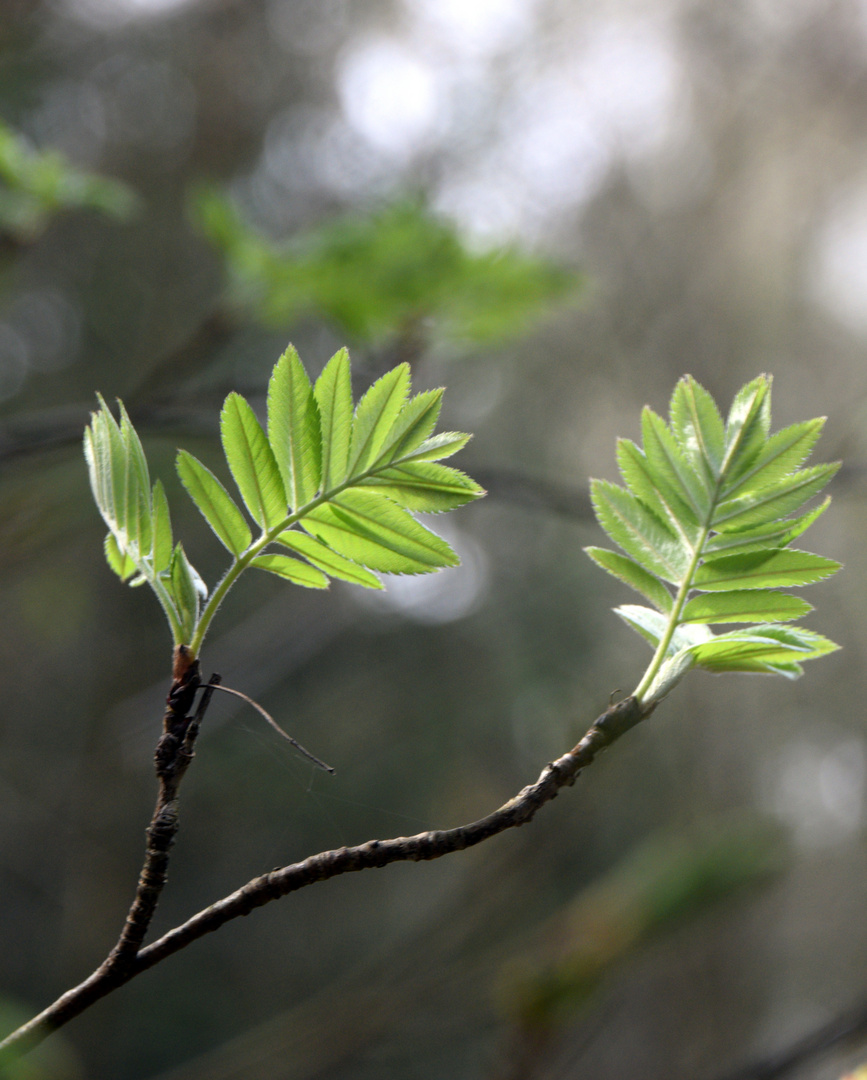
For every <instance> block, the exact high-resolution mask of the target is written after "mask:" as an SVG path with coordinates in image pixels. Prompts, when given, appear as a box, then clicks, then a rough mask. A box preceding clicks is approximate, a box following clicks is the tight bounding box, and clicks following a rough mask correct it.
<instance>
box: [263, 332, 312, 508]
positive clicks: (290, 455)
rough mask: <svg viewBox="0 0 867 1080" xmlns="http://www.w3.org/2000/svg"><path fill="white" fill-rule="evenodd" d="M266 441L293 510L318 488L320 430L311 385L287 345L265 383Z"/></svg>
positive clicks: (307, 500) (305, 501)
mask: <svg viewBox="0 0 867 1080" xmlns="http://www.w3.org/2000/svg"><path fill="white" fill-rule="evenodd" d="M268 441H269V443H270V444H271V449H272V451H273V452H274V459H275V460H276V462H277V467H278V468H279V470H280V475H281V477H282V479H283V487H284V489H285V492H286V496H287V500H288V504H289V507H290V508H291V509H292V510H297V509H298V508H299V507H301V506H304V505H305V504H306V503H308V502H310V500H311V499H312V498H313V496H314V495H315V494H316V492H317V491H318V490H319V481H320V479H321V472H322V433H321V430H320V423H319V407H318V405H317V404H316V398H315V396H314V394H313V387H312V385H311V383H310V379H309V378H308V376H307V372H306V371H305V370H304V365H303V364H302V363H301V360H300V359H299V357H298V353H297V352H296V351H295V349H294V348H293V346H291V345H290V346H289V348H288V349H287V350H286V352H284V353H283V355H282V356H281V357H280V359H279V360H278V362H277V366H276V367H275V368H274V372H273V374H272V375H271V380H270V382H269V383H268Z"/></svg>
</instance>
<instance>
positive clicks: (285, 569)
mask: <svg viewBox="0 0 867 1080" xmlns="http://www.w3.org/2000/svg"><path fill="white" fill-rule="evenodd" d="M250 565H251V566H255V567H256V569H257V570H267V571H268V572H269V573H271V574H276V575H277V577H281V578H285V580H286V581H291V582H292V583H293V584H295V585H303V586H304V587H305V588H307V589H327V588H328V578H327V577H326V576H325V574H323V573H322V571H321V570H317V568H316V567H315V566H311V565H310V564H309V563H306V562H302V561H301V560H300V559H293V558H292V557H291V556H289V555H271V554H268V555H257V556H256V557H255V559H252V560H251V561H250Z"/></svg>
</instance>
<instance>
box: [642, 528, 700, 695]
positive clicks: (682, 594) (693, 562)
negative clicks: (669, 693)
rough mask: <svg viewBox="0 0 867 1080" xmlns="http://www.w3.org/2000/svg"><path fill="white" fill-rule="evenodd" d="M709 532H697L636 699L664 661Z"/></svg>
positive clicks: (648, 684)
mask: <svg viewBox="0 0 867 1080" xmlns="http://www.w3.org/2000/svg"><path fill="white" fill-rule="evenodd" d="M709 519H710V513H709V514H708V520H709ZM709 533H710V525H709V524H705V525H703V526H702V529H701V532H700V533H699V534H698V537H697V539H696V543H695V549H694V551H693V553H692V558H691V559H690V562H689V566H688V567H687V571H686V573H685V574H684V577H683V581H682V582H681V584H680V588H679V589H678V590H677V596H676V597H675V599H674V605H673V607H672V609H671V612H670V613H669V616H668V625H667V626H666V628H665V633H664V634H663V635H662V638H661V639H660V642H659V645H657V647H656V652H655V653H654V654H653V659H652V660H651V661H650V664H649V665H648V667H647V670H646V671H645V673H644V674H643V675H642V677H641V682H640V683H639V684H638V686H637V687H636V688H635V690H634V691H633V695H632V696H633V697H635V698H637V700H638V701H643V700H644V695H645V694H646V693H647V690H648V687H649V686H650V684H651V683H652V682H653V680H654V679H655V678H656V676H657V675H658V674H659V669H660V668H661V667H662V665H663V663H664V662H665V658H666V656H667V654H668V647H669V645H671V639H672V638H673V637H674V632H675V630H676V629H677V627H678V625H679V623H680V616H681V614H682V613H683V608H684V605H685V604H686V601H687V597H688V596H689V592H690V589H691V588H692V579H693V578H694V577H695V572H696V570H697V569H698V565H699V562H700V561H701V553H702V550H703V548H704V545H705V541H706V540H707V537H708V534H709Z"/></svg>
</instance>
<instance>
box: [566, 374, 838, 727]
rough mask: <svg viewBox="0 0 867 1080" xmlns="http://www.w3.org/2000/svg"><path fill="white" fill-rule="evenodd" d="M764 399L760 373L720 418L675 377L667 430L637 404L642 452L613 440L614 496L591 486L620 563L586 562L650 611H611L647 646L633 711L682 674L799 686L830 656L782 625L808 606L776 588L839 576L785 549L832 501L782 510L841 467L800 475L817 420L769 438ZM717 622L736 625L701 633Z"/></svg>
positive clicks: (695, 389) (809, 634) (592, 552)
mask: <svg viewBox="0 0 867 1080" xmlns="http://www.w3.org/2000/svg"><path fill="white" fill-rule="evenodd" d="M770 402H771V379H770V377H769V376H767V375H760V376H759V377H758V378H756V379H753V380H752V381H751V382H749V383H747V385H746V386H744V387H743V388H742V389H741V390H740V392H739V393H738V394H737V396H736V397H735V399H734V402H733V403H732V406H731V409H730V411H729V415H728V419H727V421H726V422H725V423H723V420H722V417H721V416H720V413H719V411H718V409H717V407H716V405H715V403H714V401H713V398H712V397H711V396H710V394H708V392H707V391H706V390H704V389H703V387H701V386H700V385H699V384H698V383H697V382H696V381H695V379H693V378H692V376H689V375H687V376H685V377H684V378H683V379H681V380H680V381H679V382H678V384H677V386H676V387H675V390H674V394H673V396H672V399H671V407H670V420H669V423H666V422H665V421H664V420H663V419H662V418H661V417H660V416H658V415H657V414H656V413H654V412H653V411H652V410H651V409H649V408H645V409H644V412H643V415H642V437H643V443H644V445H643V447H638V446H637V445H636V444H635V443H633V442H631V441H630V440H628V439H621V440H619V442H618V445H617V459H618V464H619V466H620V472H621V475H622V476H623V479H624V481H625V483H626V487H625V488H624V487H621V486H620V485H618V484H611V483H608V482H607V481H604V480H594V481H592V485H591V492H592V498H593V506H594V509H595V510H596V516H597V518H598V519H599V523H600V524H601V525H602V528H603V529H605V531H606V532H607V533H608V535H609V536H610V537H611V539H612V540H613V541H614V542H615V543H616V544H617V545H618V546H619V547H620V548H621V549H622V550H623V552H624V553H625V554H621V553H620V552H616V551H611V550H608V549H606V548H597V547H589V548H587V549H586V551H587V554H588V555H589V556H590V557H591V558H592V559H593V560H594V561H595V562H597V563H598V564H599V565H600V566H601V567H603V569H605V570H607V571H608V572H609V573H610V574H613V575H614V576H615V577H617V578H619V579H620V580H621V581H624V582H626V584H628V585H631V586H632V588H633V589H635V590H636V591H637V592H639V593H641V595H642V596H643V597H645V599H646V600H648V601H649V602H650V603H651V604H652V605H653V606H652V607H644V606H641V605H637V604H625V605H622V606H621V607H619V608H615V611H616V613H617V614H618V615H619V616H620V617H621V618H622V619H623V620H624V621H625V622H626V623H628V624H629V625H630V626H631V627H632V628H633V629H634V630H636V631H637V632H638V633H639V634H641V635H642V636H643V637H644V638H646V639H647V640H648V641H649V642H650V644H651V646H652V647H653V649H654V654H653V659H652V660H651V662H650V664H649V666H648V668H647V670H646V671H645V673H644V675H643V676H642V678H641V680H640V682H639V683H638V686H637V687H636V689H635V691H634V692H633V696H634V697H635V698H636V699H637V700H638V701H639V702H640V703H643V704H648V705H650V704H652V703H654V702H656V701H658V700H659V699H660V698H662V697H664V696H665V694H667V693H668V691H669V690H670V689H671V688H672V687H673V686H674V685H675V684H676V683H677V682H679V680H680V679H681V678H682V677H683V676H684V675H685V674H686V672H687V671H688V670H689V669H690V668H692V667H702V668H705V669H707V670H708V671H714V672H722V671H750V672H765V673H768V674H776V675H785V676H786V677H788V678H797V677H798V676H799V675H801V674H802V673H803V669H802V667H801V663H802V662H803V661H804V660H811V659H813V658H814V657H818V656H824V655H825V654H826V653H829V652H832V651H833V650H834V649H836V648H838V646H837V645H835V644H834V643H833V642H832V641H829V640H828V639H827V638H825V637H823V636H822V635H821V634H817V633H815V632H814V631H812V630H807V629H804V628H803V627H800V626H793V625H791V624H792V621H793V620H795V619H800V618H801V617H802V616H804V615H806V614H807V613H808V612H809V611H811V610H812V607H811V605H810V604H808V603H807V602H806V601H805V600H802V599H801V598H800V597H798V596H794V595H792V594H791V593H787V592H782V591H780V590H781V589H787V588H792V587H799V586H803V585H809V584H811V583H812V582H814V581H821V580H822V579H823V578H826V577H828V576H829V575H830V574H833V573H835V572H836V571H837V570H838V569H839V568H840V564H839V563H836V562H834V561H833V560H831V559H827V558H825V557H824V556H821V555H813V554H811V553H810V552H807V551H801V550H798V549H795V548H792V547H790V544H791V543H792V541H793V540H795V539H796V538H797V537H798V536H800V535H801V533H803V532H804V531H805V530H806V529H807V528H808V527H809V526H810V525H812V523H813V522H814V521H815V520H816V518H817V517H818V516H819V515H820V514H821V513H823V512H824V510H825V509H826V508H827V506H828V503H829V501H830V500H829V499H826V500H825V501H824V502H823V503H821V504H820V505H819V506H816V507H814V508H813V509H812V510H809V511H807V512H805V513H802V514H800V515H798V516H796V517H792V516H790V515H792V514H794V513H795V512H796V511H798V510H800V509H801V508H802V507H803V505H804V504H805V503H806V502H807V501H808V500H809V499H810V498H812V497H813V496H814V495H816V494H817V492H819V491H821V489H822V488H823V487H824V486H825V485H826V484H827V483H828V481H829V480H830V479H831V477H832V476H833V475H834V473H835V472H836V471H837V469H838V467H839V463H833V464H828V465H816V466H813V467H811V468H802V467H801V466H802V465H803V463H804V461H805V460H806V458H807V457H808V455H809V454H810V452H811V450H812V449H813V446H814V445H815V443H816V441H817V439H818V438H819V435H820V433H821V431H822V426H823V424H824V418H819V419H816V420H807V421H805V422H803V423H800V424H792V425H791V426H790V427H787V428H784V429H783V430H782V431H779V432H777V433H776V434H775V435H769V430H770V415H771V414H770ZM725 623H741V624H744V626H743V628H741V629H736V630H730V631H728V632H725V633H715V632H714V631H713V630H712V629H711V627H712V626H714V625H718V624H725Z"/></svg>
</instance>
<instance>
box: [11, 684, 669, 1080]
mask: <svg viewBox="0 0 867 1080" xmlns="http://www.w3.org/2000/svg"><path fill="white" fill-rule="evenodd" d="M653 707H654V706H653V705H650V706H648V705H642V704H641V703H639V702H638V701H637V700H636V699H635V698H634V697H629V698H626V699H625V700H623V701H620V702H618V703H617V704H616V705H611V706H609V708H608V709H606V711H605V712H604V713H603V714H602V715H601V716H600V717H599V718H598V719H597V720H596V722H595V723H594V724H593V725H592V727H591V728H590V729H589V731H588V732H587V734H586V735H585V736H584V738H583V739H582V740H581V741H580V742H579V743H578V744H577V745H576V746H575V747H573V749H572V750H570V751H569V753H568V754H564V755H563V756H562V757H560V758H558V759H557V760H556V761H553V762H551V763H550V764H548V765H546V766H545V768H544V769H543V770H542V773H541V775H540V776H539V779H538V780H537V781H536V782H535V783H534V784H530V785H529V786H527V787H525V788H524V789H523V790H522V791H520V792H519V793H518V794H517V795H516V796H515V797H514V798H512V799H510V800H509V801H508V802H507V803H505V804H504V805H503V806H501V807H500V808H499V809H498V810H495V811H494V812H493V813H491V814H488V815H487V817H483V818H480V819H479V820H478V821H474V822H471V823H470V824H468V825H460V826H458V827H457V828H454V829H442V830H436V831H430V832H423V833H418V834H416V835H415V836H398V837H395V838H394V839H391V840H369V841H368V842H367V843H365V844H360V845H358V846H356V847H343V848H338V849H336V850H334V851H323V852H320V854H318V855H312V856H310V858H308V859H304V860H303V861H302V862H299V863H293V864H292V865H290V866H284V867H282V868H281V869H279V870H272V871H271V873H269V874H263V875H262V876H261V877H257V878H253V880H252V881H249V882H247V884H246V885H244V886H243V887H242V888H241V889H238V890H237V892H234V893H232V894H231V895H229V896H226V897H224V898H223V899H222V900H218V901H217V903H215V904H212V905H211V906H210V907H207V908H205V909H204V910H203V911H200V912H199V913H198V914H197V915H194V916H193V917H192V918H191V919H189V920H188V921H187V922H185V923H183V924H182V925H181V926H178V927H176V928H175V929H174V930H170V931H169V932H168V933H167V934H164V935H163V937H161V938H159V939H158V940H157V941H155V942H153V943H152V944H151V945H148V946H147V947H146V948H143V949H141V950H140V951H139V952H137V953H136V954H135V955H134V956H130V957H129V958H128V960H127V961H126V963H124V964H123V965H117V964H114V965H112V964H111V957H109V958H108V959H107V960H106V961H105V963H103V964H102V965H101V966H100V967H99V968H97V970H96V971H95V972H94V973H93V974H92V975H91V976H90V977H89V978H87V979H85V981H84V982H83V983H80V984H79V985H78V986H75V987H73V988H72V989H71V990H68V991H67V992H66V993H65V994H63V995H62V996H61V997H60V998H58V999H57V1001H55V1002H54V1004H52V1005H49V1007H48V1008H47V1009H45V1010H44V1011H43V1012H41V1013H40V1014H39V1015H38V1016H35V1017H34V1018H33V1019H32V1020H30V1021H28V1023H26V1024H24V1025H22V1026H21V1027H20V1028H18V1029H17V1030H16V1031H14V1032H12V1033H11V1034H10V1035H8V1036H7V1037H6V1038H5V1039H4V1040H3V1041H2V1042H0V1066H2V1065H4V1064H5V1063H7V1062H9V1061H13V1060H15V1059H16V1058H18V1057H20V1056H21V1055H22V1054H24V1053H26V1051H28V1050H30V1049H32V1047H34V1046H36V1045H37V1044H38V1043H40V1042H42V1041H43V1039H45V1038H46V1037H47V1036H48V1035H50V1034H51V1033H52V1032H53V1031H55V1030H56V1029H57V1028H59V1027H61V1026H62V1025H63V1024H65V1023H67V1022H68V1021H69V1020H72V1019H73V1017H75V1016H78V1015H79V1014H80V1013H82V1012H84V1011H85V1010H86V1009H87V1008H89V1007H90V1006H91V1005H93V1004H94V1002H96V1001H98V1000H99V999H100V998H102V997H105V996H106V995H107V994H109V993H111V992H112V991H113V990H115V989H117V987H118V986H121V985H123V983H126V982H129V980H130V979H132V978H134V977H135V976H136V975H139V974H140V973H141V972H142V971H146V970H147V969H148V968H151V967H154V966H155V965H156V964H158V963H160V962H161V961H163V960H165V959H166V958H167V957H169V956H171V955H172V954H173V953H176V952H179V951H180V950H181V949H184V948H186V946H187V945H190V944H191V943H192V942H193V941H197V940H198V939H199V938H201V937H204V936H205V934H209V933H212V932H213V931H214V930H218V929H219V928H220V927H221V926H223V925H224V924H225V923H227V922H229V921H230V920H232V919H236V918H238V917H239V916H240V915H248V914H249V913H250V912H251V911H252V910H253V909H254V908H257V907H262V906H263V905H264V904H267V903H269V902H270V901H272V900H277V899H278V898H279V897H281V896H287V895H288V894H289V893H292V892H297V891H298V890H299V889H303V888H305V887H306V886H308V885H313V884H314V883H315V882H317V881H326V880H328V879H329V878H333V877H338V876H339V875H341V874H347V873H352V872H354V871H357V870H367V869H372V868H374V867H381V866H387V865H388V864H389V863H394V862H407V861H410V862H419V861H421V860H427V859H438V858H441V857H442V856H443V855H449V854H451V853H452V852H455V851H464V850H466V849H467V848H470V847H475V845H476V844H480V843H482V842H483V841H485V840H488V839H490V838H491V837H492V836H496V835H498V834H499V833H501V832H505V831H506V830H507V829H513V828H517V827H518V826H520V825H525V824H526V823H527V822H529V821H531V820H532V818H533V817H534V816H535V814H536V812H537V811H538V810H539V809H540V807H542V806H544V805H545V803H547V802H550V801H551V800H552V799H554V798H556V796H557V794H558V792H559V791H560V789H561V788H563V787H568V786H571V785H572V784H574V783H575V780H576V779H577V777H578V774H579V773H580V772H581V770H582V769H585V768H586V767H587V766H588V765H590V764H592V762H593V761H594V759H595V758H596V757H597V755H598V754H599V753H600V752H601V751H602V750H604V749H605V748H606V747H608V746H610V745H611V744H612V743H614V742H615V741H616V740H617V739H619V738H620V737H621V735H624V734H625V733H626V732H627V731H629V730H630V728H633V727H635V725H636V724H638V723H640V722H641V721H642V720H644V719H645V718H646V717H647V716H649V715H650V713H651V712H652V711H653Z"/></svg>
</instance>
